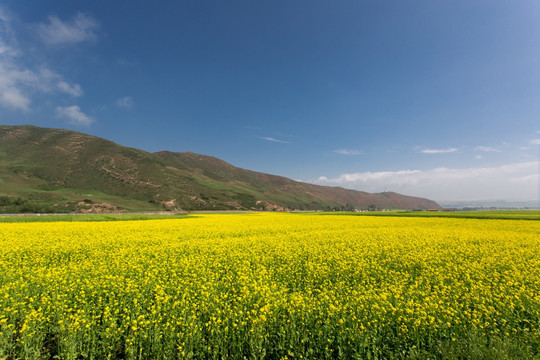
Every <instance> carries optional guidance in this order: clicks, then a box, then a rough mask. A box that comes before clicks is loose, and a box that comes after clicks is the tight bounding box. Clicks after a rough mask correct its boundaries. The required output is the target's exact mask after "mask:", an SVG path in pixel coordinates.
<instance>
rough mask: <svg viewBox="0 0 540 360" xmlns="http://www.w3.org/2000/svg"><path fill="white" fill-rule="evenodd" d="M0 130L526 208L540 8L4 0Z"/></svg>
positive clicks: (535, 185) (534, 186)
mask: <svg viewBox="0 0 540 360" xmlns="http://www.w3.org/2000/svg"><path fill="white" fill-rule="evenodd" d="M0 123H2V124H7V125H19V124H32V125H37V126H43V127H55V128H67V129H72V130H77V131H82V132H86V133H89V134H92V135H96V136H101V137H105V138H107V139H110V140H112V141H115V142H117V143H119V144H122V145H126V146H131V147H136V148H141V149H143V150H147V151H151V152H155V151H160V150H171V151H193V152H197V153H202V154H208V155H213V156H216V157H219V158H221V159H223V160H225V161H228V162H230V163H232V164H233V165H236V166H239V167H243V168H248V169H251V170H256V171H262V172H267V173H272V174H278V175H283V176H286V177H289V178H293V179H297V180H302V181H306V182H313V183H318V184H323V185H331V186H343V187H347V188H354V189H358V190H364V191H369V192H380V191H384V190H389V191H396V192H401V193H404V194H407V195H415V196H423V197H429V198H432V199H435V200H473V199H478V200H481V199H506V200H537V199H538V196H539V195H538V191H539V187H540V185H539V183H540V177H539V172H540V170H539V169H540V163H539V154H540V150H539V148H540V3H539V2H537V1H532V0H531V1H511V2H510V1H508V2H503V1H473V2H471V1H431V0H430V1H428V0H426V1H421V0H418V1H408V2H403V1H345V0H344V1H317V0H315V1H294V0H293V1H291V0H287V1H280V0H279V1H134V0H130V1H127V0H115V1H101V0H95V1H77V0H49V1H37V0H34V1H28V0H16V1H15V0H13V1H6V0H4V1H2V0H0Z"/></svg>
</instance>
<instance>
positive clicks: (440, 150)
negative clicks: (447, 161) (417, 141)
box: [421, 148, 458, 154]
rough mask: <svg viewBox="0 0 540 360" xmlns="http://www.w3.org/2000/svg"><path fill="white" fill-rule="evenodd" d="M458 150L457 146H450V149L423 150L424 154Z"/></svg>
mask: <svg viewBox="0 0 540 360" xmlns="http://www.w3.org/2000/svg"><path fill="white" fill-rule="evenodd" d="M456 151H458V149H457V148H448V149H424V150H421V152H422V153H424V154H446V153H453V152H456Z"/></svg>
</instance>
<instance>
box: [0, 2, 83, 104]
mask: <svg viewBox="0 0 540 360" xmlns="http://www.w3.org/2000/svg"><path fill="white" fill-rule="evenodd" d="M24 55H25V54H24V52H23V51H21V50H20V49H19V47H18V45H17V41H16V37H15V32H14V31H13V28H12V26H11V22H10V19H9V17H8V16H7V15H6V13H5V12H4V11H3V9H2V8H1V7H0V105H1V106H3V107H5V108H9V109H13V110H19V111H24V112H28V111H31V98H32V95H33V94H34V93H36V92H39V93H54V92H61V93H65V94H69V95H71V96H81V95H82V89H81V86H80V85H79V84H71V83H69V82H68V81H67V80H65V79H64V77H63V76H62V75H60V74H58V73H56V72H54V71H52V70H50V69H49V68H48V67H46V66H44V65H42V64H39V65H37V66H28V65H27V66H24V65H23V64H24V63H25V61H24V60H26V58H25V56H24Z"/></svg>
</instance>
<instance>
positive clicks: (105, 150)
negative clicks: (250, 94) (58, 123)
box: [0, 125, 440, 212]
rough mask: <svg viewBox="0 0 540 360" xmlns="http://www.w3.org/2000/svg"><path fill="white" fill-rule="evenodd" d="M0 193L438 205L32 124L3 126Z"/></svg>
mask: <svg viewBox="0 0 540 360" xmlns="http://www.w3.org/2000/svg"><path fill="white" fill-rule="evenodd" d="M0 196H4V197H5V198H7V197H10V199H11V200H9V201H12V202H13V201H15V200H13V199H15V198H17V199H20V200H21V201H22V202H24V201H27V202H29V203H35V204H41V205H42V206H44V207H47V208H50V209H52V210H53V211H59V212H62V211H83V212H84V211H92V212H99V211H104V212H109V211H123V210H125V211H150V210H154V211H155V210H173V211H176V210H187V211H191V210H325V209H326V210H329V209H334V210H335V209H339V210H341V209H343V210H345V209H349V210H352V209H367V208H379V209H382V208H388V209H427V208H437V209H439V208H440V206H439V205H438V204H437V203H436V202H434V201H432V200H428V199H423V198H417V197H410V196H406V195H401V194H397V193H392V192H384V193H376V194H371V193H367V192H362V191H357V190H350V189H344V188H339V187H328V186H320V185H314V184H308V183H303V182H298V181H295V180H291V179H288V178H286V177H283V176H278V175H271V174H266V173H261V172H255V171H252V170H247V169H242V168H239V167H236V166H234V165H232V164H230V163H227V162H225V161H223V160H221V159H218V158H216V157H213V156H209V155H201V154H196V153H193V152H171V151H166V150H165V151H159V152H156V153H150V152H146V151H143V150H140V149H136V148H130V147H125V146H122V145H119V144H116V143H114V142H112V141H110V140H107V139H103V138H100V137H96V136H92V135H88V134H84V133H82V132H77V131H71V130H65V129H52V128H42V127H36V126H32V125H19V126H7V125H0ZM9 201H8V200H4V202H7V203H9ZM99 204H102V205H99ZM41 205H40V206H41ZM1 210H2V208H1V203H0V211H1Z"/></svg>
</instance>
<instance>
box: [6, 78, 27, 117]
mask: <svg viewBox="0 0 540 360" xmlns="http://www.w3.org/2000/svg"><path fill="white" fill-rule="evenodd" d="M0 76H1V75H0ZM0 103H2V105H4V106H6V107H9V108H12V109H18V110H22V111H28V110H29V105H30V100H29V99H28V98H27V97H26V96H24V95H23V94H21V92H20V91H19V89H16V88H7V89H2V88H1V86H0Z"/></svg>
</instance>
